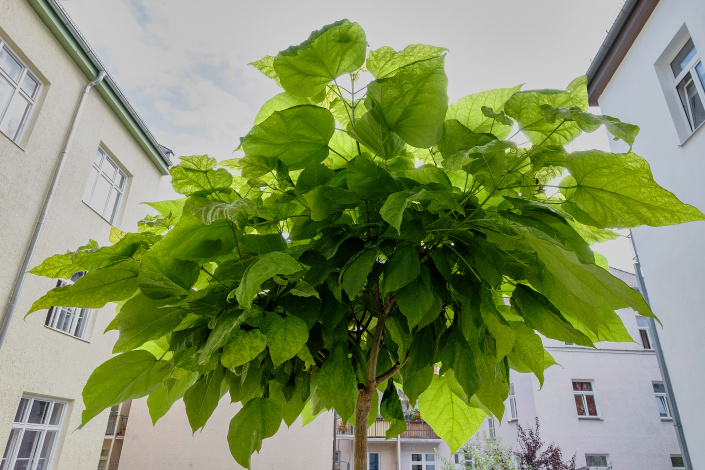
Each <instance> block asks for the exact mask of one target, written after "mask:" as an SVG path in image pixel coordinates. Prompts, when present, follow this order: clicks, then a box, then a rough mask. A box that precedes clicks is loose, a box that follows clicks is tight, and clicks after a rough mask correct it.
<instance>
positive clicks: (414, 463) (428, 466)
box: [411, 454, 436, 470]
mask: <svg viewBox="0 0 705 470" xmlns="http://www.w3.org/2000/svg"><path fill="white" fill-rule="evenodd" d="M411 470H436V454H411Z"/></svg>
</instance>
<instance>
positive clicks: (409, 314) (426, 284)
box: [385, 252, 434, 329]
mask: <svg viewBox="0 0 705 470" xmlns="http://www.w3.org/2000/svg"><path fill="white" fill-rule="evenodd" d="M414 254H416V252H414ZM416 259H417V260H418V256H416ZM396 270H398V271H399V270H400V268H399V267H397V268H396ZM385 279H386V276H385ZM396 299H397V305H398V306H399V310H400V311H401V313H403V314H404V316H405V317H406V319H407V320H408V322H409V328H410V329H411V328H414V327H415V326H416V325H418V324H419V322H421V320H422V319H423V317H424V315H426V313H428V310H429V309H430V308H431V306H432V305H433V300H434V296H433V292H431V277H430V275H429V273H428V268H426V266H421V268H420V275H419V276H418V277H417V278H416V279H415V280H413V281H412V282H410V283H409V284H407V285H405V286H404V287H402V288H401V289H399V290H398V291H397V293H396Z"/></svg>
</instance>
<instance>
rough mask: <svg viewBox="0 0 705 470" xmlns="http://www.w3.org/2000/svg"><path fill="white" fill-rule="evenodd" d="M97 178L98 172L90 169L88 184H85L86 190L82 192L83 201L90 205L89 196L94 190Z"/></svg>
mask: <svg viewBox="0 0 705 470" xmlns="http://www.w3.org/2000/svg"><path fill="white" fill-rule="evenodd" d="M97 178H98V170H96V169H95V168H91V174H90V175H89V176H88V183H86V190H85V191H84V192H83V200H84V201H85V202H87V203H89V204H90V202H91V195H92V194H93V189H94V188H95V182H96V179H97Z"/></svg>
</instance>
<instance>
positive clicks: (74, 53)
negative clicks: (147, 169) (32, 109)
mask: <svg viewBox="0 0 705 470" xmlns="http://www.w3.org/2000/svg"><path fill="white" fill-rule="evenodd" d="M27 3H29V5H30V6H31V7H32V9H33V10H34V11H35V12H36V13H37V15H39V18H40V19H41V20H42V22H43V23H44V24H45V25H46V27H47V28H48V29H49V31H51V33H52V34H53V35H54V37H55V38H56V40H57V41H59V44H61V46H62V47H63V48H64V50H65V51H66V52H67V53H68V55H69V56H70V57H71V58H72V59H73V61H74V62H75V63H76V65H77V66H78V68H79V69H80V70H81V72H83V74H84V75H85V76H86V78H87V79H88V80H93V79H95V78H96V76H97V75H98V73H99V71H100V70H102V71H104V72H105V73H106V76H105V79H104V80H103V81H102V82H101V83H100V84H99V85H96V87H95V89H96V91H97V92H98V94H100V96H101V97H102V98H103V99H104V100H105V102H106V103H107V104H108V106H109V107H110V109H112V110H113V112H114V113H115V115H116V116H117V117H118V119H119V120H120V121H121V122H122V123H123V125H124V126H125V128H126V129H127V130H128V132H129V133H130V134H131V135H132V137H133V138H134V139H135V141H136V142H137V144H138V145H139V146H140V147H141V148H142V150H144V152H145V153H146V154H147V156H148V157H149V158H150V160H152V162H153V163H154V164H155V165H156V166H157V168H158V169H159V171H160V172H161V173H162V174H164V175H166V174H168V173H169V167H170V166H171V164H172V163H171V160H170V159H169V155H168V154H166V153H165V151H164V150H163V149H164V148H165V147H162V146H160V145H159V143H158V142H157V140H156V139H155V138H154V136H153V135H152V133H151V132H150V131H149V128H148V127H147V125H146V124H145V123H144V121H143V120H142V118H140V116H139V114H137V111H136V110H135V108H134V107H133V106H132V104H131V103H130V102H129V100H128V99H127V97H126V96H125V94H124V93H123V92H122V90H121V89H120V87H119V86H118V85H117V83H116V82H115V80H114V79H113V77H112V76H111V75H110V73H109V72H108V71H107V70H106V69H105V66H104V65H103V63H102V62H101V61H100V59H99V58H98V55H97V54H96V53H95V51H94V50H93V49H92V48H91V46H90V45H89V44H88V42H87V41H86V39H85V38H84V37H83V35H82V34H81V33H80V31H79V30H78V28H77V27H76V25H75V24H74V23H73V21H71V18H70V17H69V15H68V13H66V10H64V8H63V7H62V6H61V5H60V4H59V3H58V2H57V0H27ZM172 155H173V153H172Z"/></svg>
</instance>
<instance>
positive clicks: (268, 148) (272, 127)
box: [242, 105, 335, 169]
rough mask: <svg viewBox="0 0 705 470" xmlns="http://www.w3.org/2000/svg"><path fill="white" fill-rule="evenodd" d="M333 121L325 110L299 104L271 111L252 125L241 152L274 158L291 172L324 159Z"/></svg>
mask: <svg viewBox="0 0 705 470" xmlns="http://www.w3.org/2000/svg"><path fill="white" fill-rule="evenodd" d="M334 129H335V121H334V120H333V115H332V114H331V113H330V111H328V110H327V109H325V108H319V107H318V106H312V105H301V106H294V107H293V108H288V109H285V110H283V111H275V112H274V113H272V115H271V116H269V117H268V118H267V119H266V120H264V121H263V122H261V123H260V124H258V125H256V126H254V127H253V128H252V129H251V130H250V132H248V133H247V135H246V136H245V137H244V138H243V140H242V148H243V150H244V151H245V152H246V153H248V154H252V155H260V156H263V157H269V158H278V159H279V160H281V161H282V162H283V163H284V164H285V165H287V166H288V167H289V168H291V169H300V168H304V167H306V166H307V165H308V164H309V163H311V162H321V161H323V160H324V159H325V158H326V157H327V156H328V142H329V141H330V139H331V137H332V136H333V130H334Z"/></svg>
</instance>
